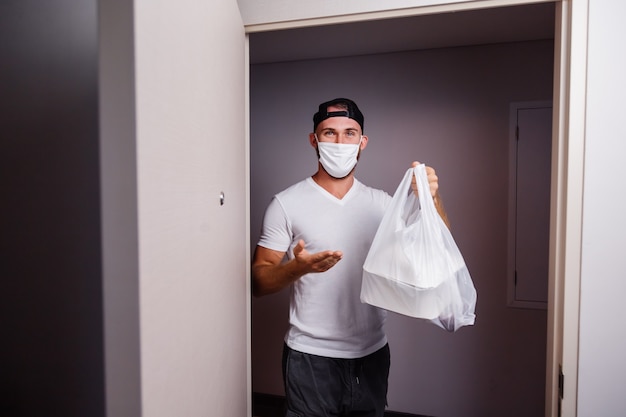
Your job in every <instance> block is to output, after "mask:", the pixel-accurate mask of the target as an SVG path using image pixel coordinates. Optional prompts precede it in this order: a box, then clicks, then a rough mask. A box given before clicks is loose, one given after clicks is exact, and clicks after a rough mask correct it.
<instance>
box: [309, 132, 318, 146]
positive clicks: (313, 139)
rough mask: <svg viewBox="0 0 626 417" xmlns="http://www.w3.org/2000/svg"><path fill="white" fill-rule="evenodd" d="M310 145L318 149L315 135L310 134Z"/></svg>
mask: <svg viewBox="0 0 626 417" xmlns="http://www.w3.org/2000/svg"><path fill="white" fill-rule="evenodd" d="M309 143H310V144H311V146H312V147H314V148H315V149H317V141H316V140H315V133H309Z"/></svg>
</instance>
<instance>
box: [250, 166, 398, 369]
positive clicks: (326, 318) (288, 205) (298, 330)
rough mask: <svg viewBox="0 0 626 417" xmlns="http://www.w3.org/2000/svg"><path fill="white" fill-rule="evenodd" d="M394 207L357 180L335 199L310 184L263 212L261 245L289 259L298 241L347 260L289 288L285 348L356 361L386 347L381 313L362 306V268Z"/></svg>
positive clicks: (291, 190) (288, 192)
mask: <svg viewBox="0 0 626 417" xmlns="http://www.w3.org/2000/svg"><path fill="white" fill-rule="evenodd" d="M390 201H391V197H390V196H389V194H387V193H386V192H384V191H381V190H376V189H374V188H371V187H367V186H365V185H364V184H362V183H361V182H359V181H357V180H356V179H355V180H354V184H353V185H352V188H351V189H350V191H348V193H347V194H346V195H345V196H344V197H343V199H338V198H336V197H335V196H333V195H331V194H330V193H328V192H327V191H326V190H324V189H323V188H322V187H320V186H319V185H318V184H317V183H316V182H315V181H314V180H313V179H312V178H310V177H309V178H307V179H305V180H303V181H300V182H299V183H297V184H294V185H292V186H291V187H289V188H287V189H286V190H284V191H282V192H280V193H279V194H277V195H276V196H274V198H273V199H272V201H271V203H270V204H269V206H268V208H267V211H266V213H265V218H264V221H263V230H262V233H261V237H260V240H259V246H263V247H265V248H268V249H272V250H276V251H280V252H286V254H287V256H288V258H289V259H291V258H293V248H294V247H295V246H296V244H297V243H298V241H299V240H300V239H302V240H304V242H305V245H306V250H307V251H308V252H309V253H316V252H320V251H326V250H333V251H335V250H340V251H342V252H343V258H342V259H341V261H339V262H338V263H337V264H336V265H335V266H334V267H332V268H331V269H329V270H328V271H326V272H323V273H312V274H307V275H304V276H303V277H302V278H300V279H299V280H298V281H296V282H294V284H293V285H292V286H291V298H290V307H289V330H288V331H287V335H286V336H285V342H286V343H287V345H288V346H289V347H290V348H292V349H294V350H298V351H300V352H305V353H310V354H313V355H319V356H326V357H334V358H359V357H363V356H366V355H369V354H370V353H373V352H375V351H376V350H378V349H380V348H381V347H383V346H384V345H385V344H386V343H387V338H386V336H385V333H384V331H383V324H384V321H385V314H386V312H385V311H384V310H381V309H378V308H376V307H373V306H371V305H369V304H364V303H361V300H360V292H361V280H362V275H363V263H364V262H365V258H366V256H367V253H368V251H369V248H370V245H371V243H372V240H373V239H374V235H375V234H376V230H377V229H378V225H379V224H380V221H381V219H382V217H383V213H384V211H385V209H386V208H387V206H388V205H389V203H390Z"/></svg>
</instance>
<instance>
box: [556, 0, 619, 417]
mask: <svg viewBox="0 0 626 417" xmlns="http://www.w3.org/2000/svg"><path fill="white" fill-rule="evenodd" d="M589 3H590V6H589V33H588V41H589V42H588V48H589V49H588V68H587V71H588V72H587V75H588V78H587V120H586V139H585V181H584V200H583V201H584V203H583V204H584V206H583V213H584V214H583V236H582V263H581V299H580V350H579V381H578V416H579V417H593V416H621V415H624V410H626V397H625V396H624V392H625V391H626V360H625V359H624V352H626V324H625V323H624V318H625V317H626V314H625V313H624V295H625V294H626V269H625V268H624V254H625V251H626V217H625V216H624V213H626V194H625V193H624V191H626V187H625V186H624V180H625V179H626V165H625V164H624V155H626V127H625V125H624V105H623V101H624V97H625V96H626V82H625V81H624V74H625V73H626V58H625V57H624V54H623V53H621V43H622V41H623V40H624V39H626V27H625V26H624V24H623V21H622V19H621V18H622V17H623V16H624V15H626V3H624V2H622V1H619V0H611V1H601V0H593V1H590V2H589ZM566 383H567V376H566Z"/></svg>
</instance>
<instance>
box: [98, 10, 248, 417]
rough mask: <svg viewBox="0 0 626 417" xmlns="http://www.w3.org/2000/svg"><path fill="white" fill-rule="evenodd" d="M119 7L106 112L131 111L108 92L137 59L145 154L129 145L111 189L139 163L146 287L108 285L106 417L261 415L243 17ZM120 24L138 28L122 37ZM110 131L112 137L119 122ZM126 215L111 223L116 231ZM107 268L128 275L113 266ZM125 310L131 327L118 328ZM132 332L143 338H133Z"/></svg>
mask: <svg viewBox="0 0 626 417" xmlns="http://www.w3.org/2000/svg"><path fill="white" fill-rule="evenodd" d="M104 3H107V2H104ZM110 3H111V2H109V4H106V5H104V4H103V5H102V9H103V11H102V12H103V15H104V14H106V16H107V17H103V20H101V23H102V24H103V27H102V28H101V31H102V32H103V33H104V34H105V35H104V37H103V38H102V39H101V42H102V43H103V48H104V49H105V50H106V49H107V48H109V46H110V45H108V44H107V42H113V43H115V42H117V46H118V47H117V48H112V49H113V51H114V52H115V53H112V54H111V55H110V56H109V55H106V56H104V59H105V60H107V59H108V61H107V62H104V63H101V66H102V67H104V68H105V73H106V70H110V71H109V72H108V75H107V74H104V75H103V77H104V78H105V81H106V82H105V83H104V85H103V91H106V92H105V93H104V95H105V101H107V100H108V99H111V100H112V102H106V103H104V107H106V108H107V109H108V110H109V111H111V112H115V111H116V104H119V102H118V103H116V102H115V100H116V99H119V101H122V102H123V101H124V100H125V98H120V97H111V94H110V93H109V90H108V89H107V88H105V87H111V88H113V89H115V88H119V87H116V86H117V85H118V83H117V82H116V81H118V82H119V79H117V80H113V79H109V78H107V77H108V76H110V77H115V76H117V75H119V74H118V73H116V71H115V70H111V67H114V66H117V65H119V64H120V60H124V59H128V57H130V58H129V60H130V64H129V65H128V68H130V73H128V72H127V73H126V74H125V75H126V77H127V78H126V81H128V80H130V81H128V84H129V85H125V86H124V89H123V90H124V92H127V94H126V95H125V96H124V97H126V100H129V101H131V102H132V101H133V99H134V106H125V107H124V108H125V109H126V110H128V111H130V112H134V121H132V120H131V123H130V124H131V126H130V127H129V129H128V131H129V132H131V133H132V135H131V136H130V138H129V140H133V139H134V140H135V143H134V146H132V145H131V146H129V145H128V142H126V143H120V144H119V148H118V150H120V152H119V153H118V154H117V155H115V154H113V155H111V156H110V157H107V158H108V159H105V160H104V164H103V165H105V166H104V167H103V176H104V177H105V178H104V180H105V181H106V180H107V177H108V178H114V177H116V176H118V172H119V170H117V169H115V168H114V167H113V165H112V163H115V161H120V160H126V159H129V160H130V161H129V162H128V163H127V172H128V173H129V176H128V177H127V178H126V180H127V182H128V183H129V184H130V185H128V187H129V188H131V189H134V190H136V226H135V227H136V239H137V244H136V251H137V257H136V259H137V265H136V268H135V275H134V276H133V275H132V268H129V270H131V274H129V276H126V277H124V278H125V279H118V277H116V276H115V274H114V273H109V275H108V276H107V278H108V279H109V280H110V281H111V282H113V281H115V284H113V285H110V286H109V289H108V291H107V292H106V294H107V296H108V301H107V302H105V306H106V307H105V308H108V309H109V310H108V311H107V312H106V313H105V315H106V316H107V320H108V322H107V325H106V329H107V331H108V333H107V336H106V338H107V415H108V416H118V415H119V416H122V415H139V414H136V413H135V411H136V410H137V409H140V410H141V411H140V415H144V416H151V417H152V416H207V415H214V416H232V417H240V416H244V415H249V411H250V406H249V397H250V395H249V394H248V391H249V390H248V321H249V319H248V309H249V308H248V303H249V301H248V300H249V297H248V294H249V287H248V284H247V282H248V280H247V276H248V261H247V259H248V257H249V254H248V252H249V251H248V249H247V248H248V244H247V240H248V238H247V226H246V225H247V214H246V213H247V209H246V208H247V206H248V203H247V188H248V185H247V167H246V164H247V162H246V155H247V152H246V143H247V139H246V107H245V103H246V90H245V86H246V73H247V71H246V55H245V54H246V38H245V33H244V29H243V24H242V22H241V17H240V15H239V10H238V7H237V3H236V1H235V0H216V1H212V2H195V1H182V2H181V1H171V0H160V1H156V2H154V1H142V0H136V1H134V4H133V5H132V6H131V7H127V9H126V10H123V9H122V8H123V6H119V7H118V10H115V7H116V6H115V5H111V4H110ZM117 3H119V2H117ZM120 10H121V11H122V12H123V13H115V12H117V11H120ZM104 12H106V13H104ZM129 15H130V16H129ZM120 21H123V22H124V23H126V24H128V26H127V27H126V28H122V29H120V28H119V26H118V24H119V23H120ZM128 27H130V29H129V30H126V29H128ZM120 38H122V39H121V40H120ZM128 49H130V52H129V53H127V54H125V53H122V52H127V51H128ZM107 64H108V65H107ZM133 93H134V97H132V96H133ZM122 95H124V94H120V95H119V96H122ZM128 97H130V98H128ZM127 102H128V101H127ZM127 102H126V104H127ZM117 107H119V106H117ZM120 113H121V114H118V116H120V117H123V116H124V113H123V112H120ZM132 122H134V125H135V126H134V127H133V126H132ZM103 123H104V124H105V126H103V129H105V130H106V129H107V128H108V129H110V130H113V129H114V127H115V126H119V123H120V118H115V117H110V118H105V119H104V120H103ZM117 137H118V136H116V135H111V138H110V139H111V140H112V141H115V140H117ZM105 146H107V145H105ZM110 151H112V152H113V153H114V152H115V151H116V149H110ZM125 151H126V152H125ZM123 152H125V153H123ZM129 152H130V157H129ZM133 153H136V155H134V157H133ZM107 155H108V154H107ZM134 175H136V184H132V183H133V180H134V178H133V176H134ZM116 178H117V177H116ZM117 180H119V181H123V180H124V178H117ZM118 188H119V189H123V188H124V187H123V186H122V185H120V186H119V187H118ZM130 194H132V192H131V193H130ZM104 198H105V199H108V201H109V202H110V201H114V200H116V199H118V198H124V196H122V197H120V196H119V194H118V195H116V194H115V193H114V192H111V193H108V194H107V195H106V196H105V197H104ZM105 204H106V202H105ZM129 210H132V207H131V208H130V209H129ZM115 214H116V213H113V214H111V215H110V216H108V218H111V219H112V221H113V222H114V219H113V217H114V215H115ZM131 226H132V225H131ZM119 233H120V234H123V233H124V230H119ZM120 256H122V255H121V254H120ZM107 265H110V266H111V268H115V267H116V266H117V265H119V263H116V259H115V257H113V258H109V259H108V261H107ZM133 280H134V281H135V282H136V284H135V289H134V293H132V292H131V296H130V297H127V295H128V293H127V292H126V291H125V290H126V289H127V288H128V285H127V283H128V282H132V281H133ZM125 285H126V286H125ZM132 286H133V285H132V284H131V285H130V287H132ZM131 290H133V288H131ZM126 298H129V300H128V301H127V302H126V304H127V305H126V306H125V308H126V309H127V311H128V314H127V315H124V316H120V315H119V314H118V315H116V314H117V313H116V312H117V311H120V310H119V309H118V307H119V300H120V299H126ZM126 320H128V321H131V322H132V320H136V322H137V325H136V326H134V327H133V326H130V327H133V328H132V329H126V330H125V331H122V330H120V329H121V328H122V327H123V326H124V325H125V323H126ZM133 329H134V330H135V331H136V332H138V333H139V336H138V337H137V336H136V334H133V331H132V330H133ZM133 337H135V338H136V339H138V340H131V341H130V342H128V339H129V338H130V339H132V338H133ZM124 339H126V341H124ZM137 350H138V353H137V352H136V351H137ZM136 361H139V365H137V363H136ZM116 363H117V365H116ZM124 364H126V365H130V366H131V367H134V368H138V371H137V372H138V376H136V379H137V381H138V382H136V383H135V386H134V387H131V388H135V389H134V391H133V393H132V397H133V398H130V399H129V398H128V397H126V398H125V397H124V396H125V395H127V394H125V392H124V390H123V389H116V388H115V387H116V386H118V385H119V386H128V380H127V379H126V378H125V376H128V375H126V374H125V371H124V369H123V367H124ZM130 376H131V377H135V376H134V375H130ZM137 397H139V398H137ZM133 402H135V404H132V403H133ZM137 403H139V404H137ZM129 405H130V406H129ZM129 410H130V412H129Z"/></svg>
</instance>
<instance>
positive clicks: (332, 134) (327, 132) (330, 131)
mask: <svg viewBox="0 0 626 417" xmlns="http://www.w3.org/2000/svg"><path fill="white" fill-rule="evenodd" d="M324 136H335V132H333V131H332V130H327V131H326V132H324Z"/></svg>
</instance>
